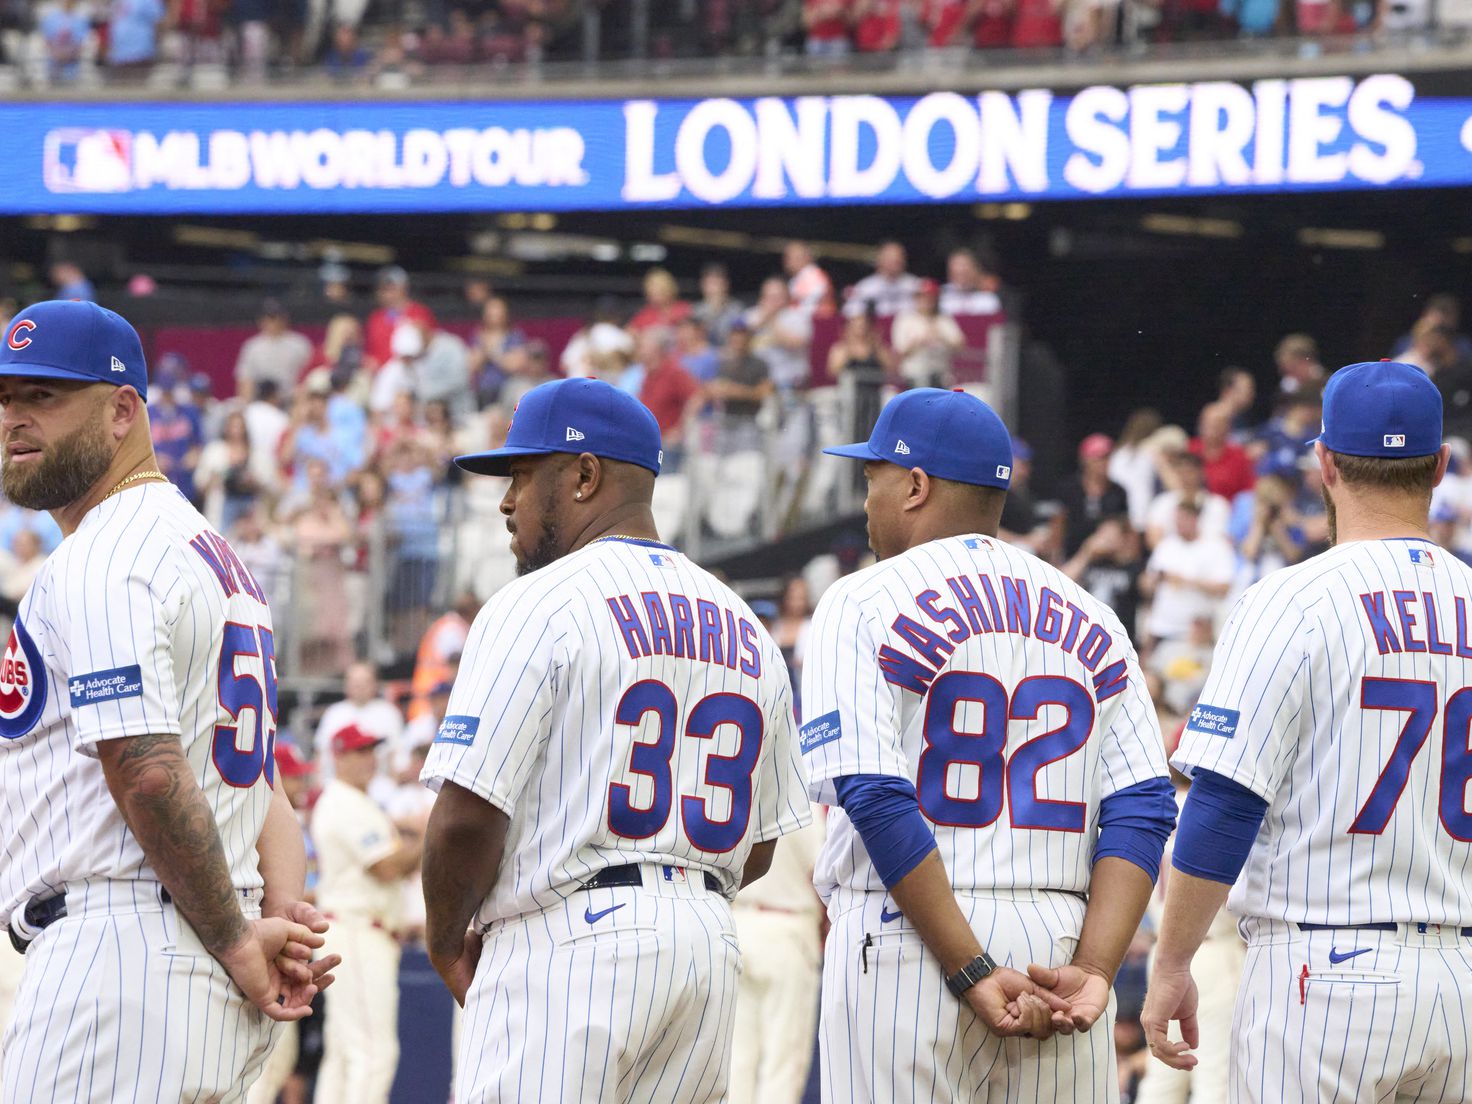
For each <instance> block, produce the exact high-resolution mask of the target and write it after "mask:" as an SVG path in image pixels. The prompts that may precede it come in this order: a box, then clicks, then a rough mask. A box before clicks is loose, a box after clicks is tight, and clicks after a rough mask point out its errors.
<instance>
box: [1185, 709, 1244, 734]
mask: <svg viewBox="0 0 1472 1104" xmlns="http://www.w3.org/2000/svg"><path fill="white" fill-rule="evenodd" d="M1241 719H1242V714H1241V712H1240V711H1238V710H1236V709H1218V708H1217V707H1216V706H1214V705H1198V706H1197V707H1196V708H1195V709H1193V710H1191V718H1190V720H1188V721H1187V722H1186V730H1187V731H1188V732H1206V733H1209V734H1210V735H1213V736H1221V737H1223V738H1225V739H1228V740H1230V739H1231V738H1232V737H1233V736H1235V735H1237V722H1238V721H1239V720H1241Z"/></svg>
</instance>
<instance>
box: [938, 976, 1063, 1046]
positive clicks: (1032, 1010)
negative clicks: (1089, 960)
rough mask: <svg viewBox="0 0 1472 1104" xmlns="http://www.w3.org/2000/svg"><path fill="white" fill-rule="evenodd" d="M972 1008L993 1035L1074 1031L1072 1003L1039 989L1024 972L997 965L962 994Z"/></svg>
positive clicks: (1036, 1036) (1040, 1035) (1043, 1035)
mask: <svg viewBox="0 0 1472 1104" xmlns="http://www.w3.org/2000/svg"><path fill="white" fill-rule="evenodd" d="M962 999H964V1000H965V1001H966V1003H967V1004H968V1005H970V1006H971V1011H973V1012H975V1013H976V1015H977V1016H978V1017H979V1018H980V1019H981V1022H982V1023H984V1024H986V1026H987V1030H989V1031H990V1032H991V1033H992V1034H993V1035H1004V1036H1006V1035H1031V1036H1032V1037H1033V1038H1034V1039H1046V1038H1048V1037H1049V1036H1050V1035H1052V1034H1053V1033H1054V1032H1055V1031H1062V1032H1063V1033H1064V1034H1065V1035H1070V1034H1072V1033H1073V1020H1072V1019H1071V1018H1070V1017H1069V1013H1070V1011H1071V1009H1070V1007H1069V1004H1068V1002H1067V1001H1066V1000H1064V999H1063V998H1062V997H1060V996H1058V995H1057V994H1056V993H1053V992H1051V991H1049V990H1047V989H1039V988H1038V986H1037V985H1035V984H1034V983H1033V982H1032V980H1031V979H1029V978H1028V977H1027V975H1025V974H1020V973H1018V972H1017V971H1016V970H1009V969H1008V968H1007V967H1005V966H1001V967H998V968H997V969H995V970H993V971H992V972H991V973H990V974H988V975H987V976H986V977H984V978H982V979H981V980H980V981H978V982H977V983H976V984H975V985H973V986H972V987H971V988H970V989H968V990H966V992H965V993H964V994H962Z"/></svg>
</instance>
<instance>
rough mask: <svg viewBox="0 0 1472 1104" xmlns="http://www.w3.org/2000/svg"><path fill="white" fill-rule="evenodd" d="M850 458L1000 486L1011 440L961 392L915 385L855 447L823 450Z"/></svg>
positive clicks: (993, 416)
mask: <svg viewBox="0 0 1472 1104" xmlns="http://www.w3.org/2000/svg"><path fill="white" fill-rule="evenodd" d="M823 451H824V452H826V453H828V454H829V455H830V456H847V457H850V458H851V459H854V460H887V461H888V462H889V463H891V464H898V465H899V466H900V467H902V468H919V469H920V470H921V471H923V472H924V473H925V474H926V475H929V476H933V477H934V478H936V479H950V480H954V481H955V482H957V483H972V484H975V485H976V486H978V487H1001V488H1002V489H1003V490H1005V489H1006V488H1007V486H1008V485H1009V484H1010V483H1011V482H1012V438H1011V437H1010V436H1009V435H1008V433H1007V427H1006V426H1004V425H1003V424H1002V419H1001V418H999V417H997V412H996V411H995V410H993V409H992V408H991V407H989V406H987V404H986V403H984V402H982V401H981V400H980V399H978V398H977V397H976V396H975V395H969V394H967V393H966V392H965V391H961V390H959V389H958V390H955V391H943V390H941V389H940V388H938V387H917V388H915V389H914V390H913V391H906V392H904V393H903V394H900V395H896V396H895V397H894V398H893V399H891V400H890V401H889V403H888V404H886V405H885V407H884V409H883V410H881V411H880V412H879V420H878V421H876V422H875V423H874V432H873V433H871V434H869V439H868V440H867V441H865V442H863V443H861V444H857V445H839V446H837V447H836V448H826V449H824V450H823Z"/></svg>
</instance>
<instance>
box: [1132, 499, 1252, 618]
mask: <svg viewBox="0 0 1472 1104" xmlns="http://www.w3.org/2000/svg"><path fill="white" fill-rule="evenodd" d="M1200 517H1201V506H1200V500H1199V499H1182V500H1181V502H1180V504H1179V505H1178V506H1177V507H1176V520H1175V532H1174V533H1173V534H1171V535H1169V536H1167V537H1165V538H1164V539H1163V540H1161V542H1160V543H1159V544H1158V545H1156V546H1155V550H1154V551H1153V552H1152V553H1150V562H1149V565H1148V566H1147V567H1146V570H1145V576H1144V580H1143V582H1144V587H1143V589H1144V591H1145V593H1146V594H1147V595H1148V596H1149V597H1150V614H1149V616H1148V617H1147V618H1146V625H1145V632H1146V636H1147V638H1148V640H1149V641H1150V642H1151V643H1152V644H1157V643H1159V642H1160V641H1162V640H1181V639H1184V638H1185V637H1187V636H1188V635H1190V632H1191V623H1192V622H1193V621H1195V620H1196V618H1198V617H1204V618H1207V619H1209V620H1210V621H1211V622H1212V624H1215V623H1216V621H1217V619H1218V615H1219V614H1220V613H1221V611H1222V607H1223V601H1224V600H1225V598H1226V596H1227V592H1228V591H1229V590H1231V588H1232V578H1233V576H1234V575H1235V574H1236V570H1237V564H1236V556H1235V554H1234V553H1233V552H1232V546H1231V545H1229V544H1228V543H1227V542H1226V541H1225V540H1223V539H1222V538H1221V537H1215V536H1209V535H1206V534H1203V533H1202V532H1201V526H1200Z"/></svg>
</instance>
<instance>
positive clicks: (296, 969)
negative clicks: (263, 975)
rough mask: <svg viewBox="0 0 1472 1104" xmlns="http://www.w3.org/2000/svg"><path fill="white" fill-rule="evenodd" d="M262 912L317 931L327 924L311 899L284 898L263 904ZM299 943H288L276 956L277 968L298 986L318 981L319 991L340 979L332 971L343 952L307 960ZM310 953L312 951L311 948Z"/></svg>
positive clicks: (310, 1000)
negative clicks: (273, 902)
mask: <svg viewBox="0 0 1472 1104" xmlns="http://www.w3.org/2000/svg"><path fill="white" fill-rule="evenodd" d="M261 915H262V916H279V917H280V918H281V919H283V920H287V921H289V922H291V923H293V924H301V925H302V926H304V927H306V928H310V929H311V930H312V931H313V932H315V933H316V934H317V935H325V934H326V932H327V928H328V924H327V918H326V917H325V916H323V915H322V914H321V913H320V912H318V911H317V908H316V906H314V905H313V904H312V903H311V902H310V901H282V902H279V903H277V904H272V903H270V902H267V903H265V904H263V905H262V906H261ZM298 947H299V945H298V944H296V943H287V945H286V946H285V947H283V948H282V950H281V953H280V954H278V955H277V956H276V968H277V969H279V970H280V971H281V972H282V974H284V975H285V976H286V977H287V979H288V980H290V981H291V982H293V983H295V985H296V987H297V989H298V990H300V989H301V988H302V987H305V986H307V985H315V986H316V992H318V993H320V992H322V991H323V990H324V989H326V988H327V987H328V986H329V985H331V984H332V983H333V982H334V981H336V980H337V977H336V975H334V974H333V973H331V971H333V970H335V969H337V967H339V966H341V965H342V955H340V954H330V955H323V956H321V957H320V958H314V959H312V960H311V961H310V962H304V961H302V960H301V958H300V957H298V956H299V954H300V951H299V950H298ZM308 954H309V955H310V949H308ZM291 1003H292V1000H291V997H290V996H288V998H287V1004H291ZM305 1003H307V1004H311V1003H312V998H311V997H307V998H306V1002H305Z"/></svg>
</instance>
